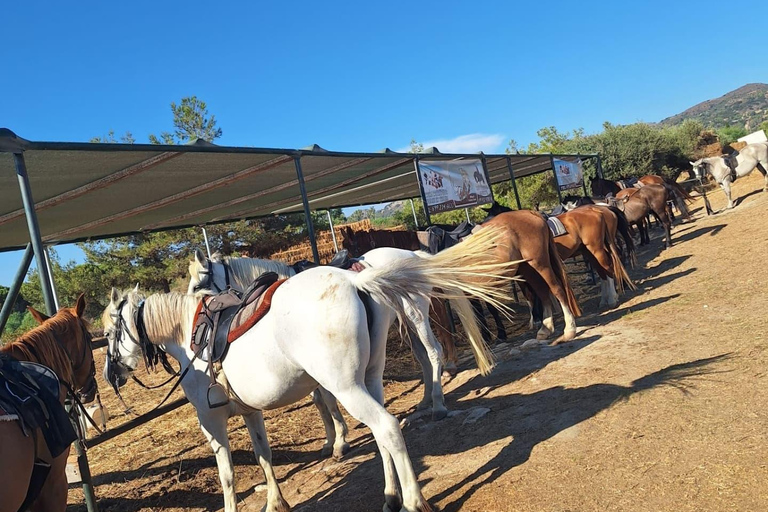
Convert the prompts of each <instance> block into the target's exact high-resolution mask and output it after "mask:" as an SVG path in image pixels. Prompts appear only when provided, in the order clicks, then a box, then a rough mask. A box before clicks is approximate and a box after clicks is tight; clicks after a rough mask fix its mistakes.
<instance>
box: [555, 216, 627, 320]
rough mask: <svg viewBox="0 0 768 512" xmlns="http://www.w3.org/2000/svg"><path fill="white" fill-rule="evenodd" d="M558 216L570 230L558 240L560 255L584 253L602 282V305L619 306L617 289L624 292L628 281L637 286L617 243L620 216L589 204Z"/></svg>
mask: <svg viewBox="0 0 768 512" xmlns="http://www.w3.org/2000/svg"><path fill="white" fill-rule="evenodd" d="M557 218H558V219H560V222H562V223H563V226H564V227H565V229H566V233H565V234H564V235H560V236H558V237H555V239H554V241H555V246H556V247H557V252H558V254H559V255H560V258H562V259H563V260H567V259H568V258H572V257H574V256H576V255H577V254H581V255H583V256H584V258H585V259H586V260H587V261H588V262H589V263H590V265H591V266H592V268H594V269H595V271H596V272H597V273H598V275H599V276H600V280H601V281H602V282H601V285H600V290H601V294H600V295H601V297H600V306H601V307H602V306H608V307H611V308H613V307H616V305H617V304H618V301H619V297H618V295H617V293H616V288H618V292H619V293H623V292H624V284H626V285H627V286H628V287H629V288H631V289H633V290H635V289H636V287H635V284H634V283H633V282H632V279H630V277H629V275H628V274H627V271H626V269H625V268H624V265H622V263H621V258H620V255H619V249H618V247H617V246H616V230H617V225H618V221H617V219H616V215H615V214H614V213H613V212H611V211H610V210H609V209H608V208H605V207H601V206H595V205H585V206H580V207H578V208H576V209H573V210H570V211H567V212H565V213H563V214H561V215H558V216H557ZM607 219H608V220H607ZM611 220H612V222H609V221H611ZM614 282H615V285H614Z"/></svg>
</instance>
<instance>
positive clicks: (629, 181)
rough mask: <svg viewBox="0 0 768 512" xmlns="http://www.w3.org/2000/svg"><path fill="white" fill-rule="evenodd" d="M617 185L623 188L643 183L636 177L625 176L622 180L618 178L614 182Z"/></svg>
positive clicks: (639, 185)
mask: <svg viewBox="0 0 768 512" xmlns="http://www.w3.org/2000/svg"><path fill="white" fill-rule="evenodd" d="M616 183H617V184H618V185H619V188H621V189H625V188H632V187H642V186H643V185H642V184H641V183H640V182H639V180H638V179H637V178H634V177H632V178H625V179H623V180H619V181H617V182H616Z"/></svg>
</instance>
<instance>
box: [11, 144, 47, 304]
mask: <svg viewBox="0 0 768 512" xmlns="http://www.w3.org/2000/svg"><path fill="white" fill-rule="evenodd" d="M13 159H14V160H15V163H16V175H17V176H18V178H19V189H20V190H21V201H22V202H23V203H24V212H25V213H26V215H27V228H28V229H29V240H30V242H31V243H32V248H33V249H34V251H35V262H36V263H37V273H38V275H39V276H40V287H41V288H42V289H43V300H44V301H45V309H46V310H47V311H46V313H48V315H49V316H53V315H54V314H55V313H56V303H55V302H54V300H53V291H52V290H51V280H50V278H49V274H48V265H46V262H45V248H44V247H43V242H42V240H41V239H40V227H39V226H38V224H37V214H36V213H35V202H34V200H33V199H32V190H31V189H30V187H29V177H28V176H27V166H26V164H25V163H24V155H23V154H22V153H14V154H13Z"/></svg>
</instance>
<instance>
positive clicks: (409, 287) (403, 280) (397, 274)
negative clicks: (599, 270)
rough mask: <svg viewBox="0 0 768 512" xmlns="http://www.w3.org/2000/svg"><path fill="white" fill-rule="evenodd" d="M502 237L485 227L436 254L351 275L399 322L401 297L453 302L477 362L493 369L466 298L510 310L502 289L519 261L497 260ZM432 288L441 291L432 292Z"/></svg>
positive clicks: (494, 230) (401, 305)
mask: <svg viewBox="0 0 768 512" xmlns="http://www.w3.org/2000/svg"><path fill="white" fill-rule="evenodd" d="M503 237H504V232H503V230H500V229H496V228H485V229H482V230H479V231H478V232H477V233H476V234H473V235H472V236H470V237H468V238H466V239H465V240H464V241H463V242H462V243H460V244H458V245H455V246H453V247H451V248H449V249H446V250H444V251H441V252H440V253H438V254H436V255H426V256H424V255H420V256H422V257H421V258H409V259H403V260H398V261H395V262H392V263H390V264H388V265H382V266H380V267H376V268H368V269H366V270H364V271H362V272H360V273H359V274H356V275H355V277H354V283H355V285H356V286H357V288H358V289H360V290H363V291H365V292H367V293H369V294H371V295H373V296H375V297H376V298H378V299H380V300H381V301H382V302H384V303H386V304H387V305H388V306H390V307H391V308H392V309H393V310H394V311H395V312H396V314H397V316H398V319H399V320H400V321H401V322H406V321H407V318H406V316H405V312H404V310H403V304H402V301H403V300H406V301H413V297H414V296H421V297H424V298H429V297H430V296H432V295H436V296H439V297H442V298H445V299H450V300H452V301H454V303H456V304H457V305H458V307H457V313H458V314H459V318H460V319H461V320H462V324H464V326H465V328H466V329H467V332H468V333H474V334H472V336H471V338H470V340H472V338H475V341H474V342H473V343H472V349H473V352H474V353H475V357H476V358H477V360H478V366H479V367H480V370H481V371H482V372H483V373H487V372H489V371H490V369H491V368H492V362H491V360H492V355H491V353H490V350H489V349H488V347H487V346H485V343H484V342H483V341H481V340H482V334H481V333H480V327H479V326H478V325H477V320H476V319H475V317H474V314H473V313H471V311H472V310H471V307H469V308H467V306H468V301H467V297H468V296H469V297H475V298H478V299H481V300H484V301H485V302H488V303H490V304H493V305H494V306H496V308H498V309H499V310H501V311H503V312H505V313H509V311H510V309H509V307H508V306H507V305H506V303H505V301H506V300H507V298H508V297H507V294H506V292H505V290H506V285H508V284H509V281H510V280H511V279H513V278H512V277H509V275H510V273H511V272H510V271H511V270H512V269H513V268H515V267H516V266H517V265H518V264H519V262H510V261H502V262H500V261H499V260H498V257H497V255H496V248H497V247H498V246H499V245H501V243H502V242H503V240H504V239H503ZM435 288H439V289H440V290H441V291H440V292H437V291H435V290H434V289H435ZM414 306H415V305H414ZM414 309H418V308H416V307H414ZM473 325H474V327H473Z"/></svg>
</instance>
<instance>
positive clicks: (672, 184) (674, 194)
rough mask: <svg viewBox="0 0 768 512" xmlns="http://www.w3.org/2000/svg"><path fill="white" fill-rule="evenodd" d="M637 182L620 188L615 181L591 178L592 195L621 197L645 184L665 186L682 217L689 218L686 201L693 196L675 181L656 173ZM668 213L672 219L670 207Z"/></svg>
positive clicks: (691, 199) (690, 199)
mask: <svg viewBox="0 0 768 512" xmlns="http://www.w3.org/2000/svg"><path fill="white" fill-rule="evenodd" d="M637 182H638V184H637V185H635V187H629V188H622V185H620V184H619V182H617V181H611V180H604V179H602V178H593V179H592V184H591V186H592V195H594V196H599V197H604V196H608V195H610V194H612V195H613V196H614V197H616V198H617V199H618V198H621V197H624V196H626V195H632V194H633V193H634V192H635V190H637V189H639V188H642V187H644V186H645V185H661V186H663V187H665V188H666V189H667V190H668V192H669V197H670V200H671V201H673V202H674V204H675V206H676V207H677V209H678V210H679V211H680V214H681V215H682V216H683V218H686V219H688V218H690V217H691V214H690V212H689V211H688V207H687V206H686V202H690V201H693V197H691V195H690V194H689V193H688V192H687V191H686V190H685V189H684V188H683V187H682V186H680V184H679V183H677V182H676V181H671V180H665V179H664V178H663V177H661V176H659V175H657V174H647V175H645V176H642V177H640V178H638V179H637ZM668 214H669V215H670V218H671V219H672V220H674V216H673V214H672V210H671V209H670V210H669V212H668Z"/></svg>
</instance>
